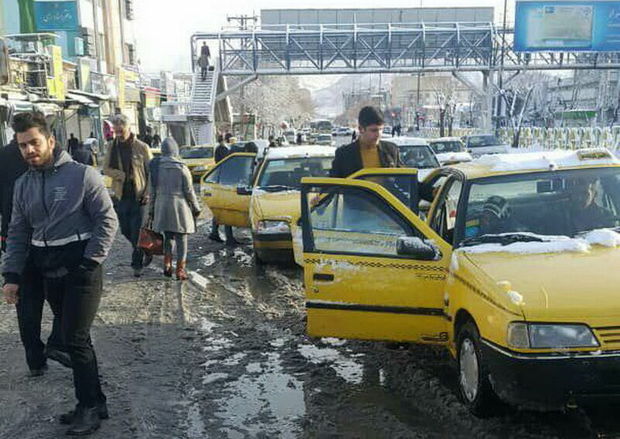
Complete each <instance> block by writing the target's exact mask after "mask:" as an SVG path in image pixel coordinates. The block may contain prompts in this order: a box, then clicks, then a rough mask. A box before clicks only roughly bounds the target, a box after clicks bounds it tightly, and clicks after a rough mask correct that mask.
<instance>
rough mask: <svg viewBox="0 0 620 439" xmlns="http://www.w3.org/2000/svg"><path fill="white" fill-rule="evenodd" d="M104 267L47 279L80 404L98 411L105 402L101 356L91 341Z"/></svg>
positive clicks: (50, 297) (79, 269) (71, 271)
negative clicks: (97, 405) (101, 375)
mask: <svg viewBox="0 0 620 439" xmlns="http://www.w3.org/2000/svg"><path fill="white" fill-rule="evenodd" d="M102 277H103V276H102V267H101V266H98V267H97V268H95V269H94V270H84V269H81V268H72V269H70V271H69V274H67V275H66V276H64V277H61V278H56V279H45V286H46V289H47V300H48V301H49V303H50V306H51V307H52V310H53V311H54V313H55V314H57V315H59V316H60V333H61V336H62V340H63V344H64V345H65V347H66V349H67V351H68V352H69V355H70V356H71V361H72V362H73V384H74V386H75V396H76V398H77V400H78V403H79V404H80V405H81V406H84V407H94V406H95V405H96V404H97V403H98V402H103V401H105V395H104V394H103V391H102V390H101V382H100V380H99V369H98V367H97V356H96V355H95V350H94V349H93V345H92V342H91V339H90V327H91V325H92V323H93V320H94V318H95V315H96V314H97V309H98V308H99V302H100V301H101V293H102V289H103V283H102Z"/></svg>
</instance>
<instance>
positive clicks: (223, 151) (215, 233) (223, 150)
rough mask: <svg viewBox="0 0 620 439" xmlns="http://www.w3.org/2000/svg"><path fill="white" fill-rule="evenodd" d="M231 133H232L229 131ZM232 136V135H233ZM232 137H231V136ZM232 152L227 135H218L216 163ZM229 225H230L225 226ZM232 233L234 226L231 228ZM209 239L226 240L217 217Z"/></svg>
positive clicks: (212, 220)
mask: <svg viewBox="0 0 620 439" xmlns="http://www.w3.org/2000/svg"><path fill="white" fill-rule="evenodd" d="M227 134H230V133H227ZM231 136H232V135H231ZM229 139H230V137H229ZM229 154H230V150H229V149H228V146H227V145H226V141H225V136H222V135H221V134H219V135H218V136H217V148H215V164H216V165H217V164H218V163H219V162H221V161H222V160H224V159H225V158H226V156H228V155H229ZM226 227H229V226H225V228H226ZM231 233H232V228H231ZM226 234H227V235H226V236H228V232H226ZM209 239H210V240H211V241H215V242H224V240H223V239H222V238H221V237H220V226H219V224H218V223H217V220H216V219H215V217H213V218H212V219H211V232H210V233H209Z"/></svg>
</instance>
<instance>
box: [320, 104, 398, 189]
mask: <svg viewBox="0 0 620 439" xmlns="http://www.w3.org/2000/svg"><path fill="white" fill-rule="evenodd" d="M358 124H359V136H358V138H357V140H355V141H354V142H353V143H350V144H348V145H345V146H341V147H340V148H338V149H337V150H336V156H335V158H334V161H333V163H332V169H331V171H330V173H329V175H330V177H335V178H346V177H348V176H349V175H351V174H353V173H354V172H357V171H359V170H360V169H362V168H398V167H400V157H399V153H398V147H397V146H396V145H395V144H393V143H391V142H385V141H382V140H381V133H382V132H383V126H384V125H385V122H384V120H383V116H382V115H381V112H380V111H379V110H378V109H376V108H374V107H364V108H362V109H361V110H360V113H359V116H358Z"/></svg>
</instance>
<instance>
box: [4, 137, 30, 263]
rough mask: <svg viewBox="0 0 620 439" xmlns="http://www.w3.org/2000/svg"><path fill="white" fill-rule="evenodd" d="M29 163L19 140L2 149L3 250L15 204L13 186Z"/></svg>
mask: <svg viewBox="0 0 620 439" xmlns="http://www.w3.org/2000/svg"><path fill="white" fill-rule="evenodd" d="M27 169H28V165H27V164H26V162H25V161H24V159H23V157H22V154H21V152H19V147H18V146H17V140H16V139H15V136H13V140H11V142H10V143H9V144H8V145H6V146H5V147H4V148H2V150H1V151H0V201H1V203H0V204H1V207H2V212H1V215H2V229H1V231H0V239H1V240H2V250H3V251H4V250H5V245H6V236H7V233H8V231H9V222H10V220H11V208H12V206H13V187H14V186H15V180H17V179H18V178H19V177H20V176H21V175H22V174H23V173H24V172H26V170H27Z"/></svg>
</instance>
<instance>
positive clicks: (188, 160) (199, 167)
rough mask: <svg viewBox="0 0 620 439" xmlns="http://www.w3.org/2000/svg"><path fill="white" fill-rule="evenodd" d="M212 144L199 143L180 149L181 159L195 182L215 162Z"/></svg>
mask: <svg viewBox="0 0 620 439" xmlns="http://www.w3.org/2000/svg"><path fill="white" fill-rule="evenodd" d="M214 150H215V148H214V147H213V145H200V146H194V147H191V148H183V149H182V150H181V159H182V160H183V163H185V164H186V165H187V167H188V168H189V172H190V173H191V174H192V179H193V180H194V181H195V182H197V181H200V177H202V176H203V175H205V174H206V173H207V172H208V171H209V169H211V167H212V166H213V165H214V164H215V159H214V155H213V154H214Z"/></svg>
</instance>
